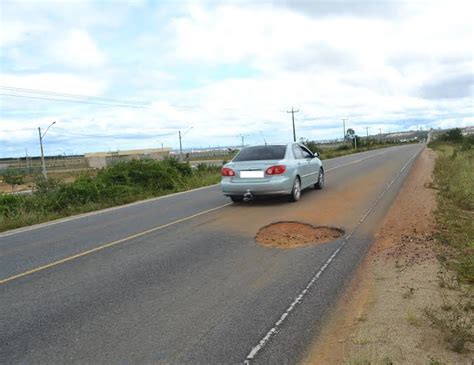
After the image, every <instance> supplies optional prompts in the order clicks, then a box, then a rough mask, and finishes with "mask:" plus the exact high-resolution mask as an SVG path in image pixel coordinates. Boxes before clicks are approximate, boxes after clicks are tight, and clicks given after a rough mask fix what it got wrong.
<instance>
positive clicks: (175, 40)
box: [2, 0, 474, 152]
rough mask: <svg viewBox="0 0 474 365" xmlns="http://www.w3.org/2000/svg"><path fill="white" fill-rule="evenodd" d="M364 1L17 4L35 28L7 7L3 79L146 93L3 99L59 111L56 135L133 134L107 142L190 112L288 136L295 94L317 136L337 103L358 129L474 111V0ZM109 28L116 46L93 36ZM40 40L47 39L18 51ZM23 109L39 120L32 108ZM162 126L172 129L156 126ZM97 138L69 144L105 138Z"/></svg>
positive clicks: (218, 136) (150, 138)
mask: <svg viewBox="0 0 474 365" xmlns="http://www.w3.org/2000/svg"><path fill="white" fill-rule="evenodd" d="M372 4H376V3H375V2H372V3H370V4H368V3H367V2H360V1H342V0H341V1H336V2H325V3H321V4H320V3H317V4H315V3H313V2H310V1H296V2H295V1H292V2H287V1H275V2H264V3H261V2H253V3H249V2H247V1H243V2H230V1H228V2H224V3H222V2H219V3H217V2H214V1H211V2H204V3H202V2H189V3H187V2H186V3H180V4H179V10H178V9H177V8H175V6H174V5H170V4H166V11H165V14H166V16H164V15H163V13H160V12H159V11H158V10H160V9H158V10H157V9H154V10H155V13H160V14H159V15H157V17H156V18H153V19H154V20H155V23H156V24H155V23H154V22H153V21H151V20H150V18H147V15H149V14H152V13H153V11H151V10H150V9H149V8H147V4H146V3H144V4H138V6H137V7H135V8H134V11H135V12H130V14H133V16H135V18H130V19H128V18H127V15H128V13H127V10H128V9H129V7H128V5H127V6H125V5H123V4H120V6H117V9H115V10H114V11H113V12H112V13H113V14H111V16H110V17H104V16H103V12H101V11H100V10H101V8H100V6H98V5H97V4H95V5H94V4H93V3H84V4H83V3H74V6H71V7H69V6H64V7H62V6H61V7H60V9H59V10H57V9H56V10H54V9H53V10H48V9H46V8H45V7H41V9H40V11H39V12H38V13H39V14H40V15H35V16H33V15H32V13H33V11H32V10H31V9H29V7H28V6H25V8H28V9H29V11H30V16H31V17H32V18H31V19H35V20H37V22H32V23H35V24H41V29H39V30H30V28H28V27H27V24H26V23H25V22H23V23H22V24H20V25H18V24H17V25H15V22H16V21H18V19H19V18H20V17H12V19H11V22H12V24H13V25H12V28H11V29H14V28H15V27H17V28H18V29H17V30H15V31H14V32H12V35H10V36H9V37H10V39H6V41H4V43H5V44H7V46H5V47H4V49H5V51H6V54H9V55H11V57H12V58H11V59H14V60H15V62H14V63H13V65H12V66H11V67H12V69H14V71H15V72H17V73H15V72H13V71H12V72H4V77H3V78H2V83H3V84H8V85H10V86H16V87H23V88H31V89H40V90H41V89H45V90H51V91H58V92H67V93H75V94H86V95H96V96H109V97H119V98H124V99H130V98H132V99H135V98H137V99H142V100H147V101H150V102H151V107H150V108H149V109H124V108H105V107H92V106H81V105H76V104H66V105H64V104H65V103H63V105H61V106H60V105H56V104H39V103H35V104H28V106H26V107H21V108H20V107H18V108H17V105H20V104H19V102H18V101H16V102H15V103H14V102H13V101H11V100H10V99H8V105H7V106H9V107H10V109H14V112H12V113H13V114H14V113H22V112H23V109H24V110H28V108H31V110H32V113H33V112H34V111H35V108H38V109H40V108H41V109H42V113H49V115H47V116H45V117H44V120H45V121H47V120H52V119H51V118H53V117H57V118H58V119H59V122H58V129H57V131H56V132H54V133H52V137H55V136H56V135H57V136H58V138H59V135H60V130H61V129H60V128H59V126H60V125H63V126H64V125H67V130H69V131H74V130H76V131H79V132H81V133H86V132H87V131H89V133H91V132H90V131H93V132H94V133H97V134H104V133H106V134H120V133H125V134H128V135H129V136H130V139H128V140H116V141H113V140H108V142H107V144H108V147H107V148H112V149H114V148H127V147H136V146H137V145H138V146H139V145H140V144H141V145H142V146H149V145H156V144H157V143H158V141H161V142H164V143H165V144H172V145H174V146H175V147H176V146H177V138H176V131H177V130H178V129H186V128H187V127H189V126H194V128H193V129H192V131H191V132H190V133H189V134H188V135H187V136H186V144H188V145H189V144H192V145H209V144H212V145H216V144H221V145H223V144H232V143H238V142H239V137H238V136H239V135H240V134H241V133H242V134H246V135H249V137H248V138H247V140H248V141H249V142H251V143H252V142H261V141H262V134H263V135H265V137H266V138H267V140H269V141H270V140H272V139H274V140H279V141H284V140H287V139H290V138H291V122H290V120H291V119H290V115H289V114H287V113H286V110H287V109H288V108H291V106H294V107H295V108H298V109H299V110H300V112H299V113H298V114H297V115H296V119H297V132H298V135H299V136H303V135H304V136H305V137H308V138H317V139H325V138H334V137H338V136H340V134H341V131H340V130H341V128H342V127H341V126H340V124H341V122H340V119H341V118H343V117H344V118H349V120H348V126H350V127H353V128H355V129H356V132H358V133H360V134H365V129H363V128H364V127H365V126H366V125H370V126H371V132H372V133H375V132H376V131H377V128H383V130H384V131H387V130H388V129H389V128H390V130H391V131H392V132H393V131H396V130H400V129H405V128H407V127H418V126H421V125H423V126H425V127H429V126H434V127H436V126H438V125H439V126H447V125H449V126H455V125H469V124H472V120H473V118H472V115H473V110H472V75H473V71H472V70H473V65H474V63H473V47H472V44H474V32H473V23H472V21H471V18H470V16H471V14H472V13H473V10H474V9H473V5H472V4H474V3H471V2H454V3H453V2H447V1H446V2H443V1H430V2H388V3H385V4H383V5H384V6H379V5H378V3H377V4H376V5H373V6H372ZM385 5H386V6H385ZM173 9H174V11H175V14H173ZM146 12H148V13H149V14H145V13H146ZM74 13H77V14H74ZM41 14H42V15H41ZM45 14H47V15H48V16H46V15H45ZM130 16H132V15H130ZM58 19H63V20H64V21H63V22H62V23H61V27H62V28H61V29H65V31H63V32H57V31H55V32H52V31H51V30H48V29H50V28H49V27H50V23H51V22H52V21H54V20H58ZM104 19H105V20H107V21H109V20H110V24H112V25H110V26H108V25H107V24H106V23H107V22H106V21H105V20H104ZM157 19H159V22H158V21H157ZM125 20H127V21H128V23H126V24H127V25H128V26H131V28H130V32H131V33H133V32H136V34H135V36H136V37H135V41H133V37H131V38H129V39H127V42H133V44H131V43H127V42H125V41H123V43H121V42H122V39H120V42H118V41H117V39H114V37H113V35H114V34H115V33H114V32H115V31H116V30H118V29H119V26H120V24H122V23H123V22H124V21H125ZM144 20H146V21H144ZM142 23H143V24H142ZM162 23H163V24H162ZM158 24H159V25H160V26H158ZM38 26H39V25H38ZM127 32H128V29H127ZM131 39H132V40H131ZM105 40H107V42H108V43H107V50H108V51H109V52H114V53H110V55H108V53H106V52H105V47H101V45H104V44H105V43H103V42H105ZM35 45H36V47H37V48H36V50H38V49H39V50H44V52H43V53H41V52H39V51H38V52H37V53H34V52H31V53H28V52H25V49H29V48H28V47H27V46H30V47H31V48H32V49H35ZM2 50H3V49H2ZM38 55H39V56H38ZM116 55H123V59H125V61H123V59H122V58H121V57H116ZM121 61H123V62H121ZM27 66H28V67H27ZM51 69H53V71H54V72H52V71H51ZM196 70H197V71H196ZM200 70H203V73H202V75H201V74H200V73H199V72H200ZM227 70H228V71H227ZM239 70H243V72H241V73H239ZM7 71H8V70H7ZM234 71H235V72H234ZM242 75H244V76H242ZM5 101H7V99H3V103H4V105H6V104H7V103H6V102H5ZM50 105H51V106H50ZM42 106H44V107H42ZM13 114H11V115H13ZM11 115H10V117H11V118H10V119H11V120H10V121H9V123H11V124H9V125H11V126H14V125H15V122H14V121H13V119H12V118H13V117H12V116H11ZM21 116H22V118H23V117H27V118H26V119H30V120H33V119H34V120H40V119H37V117H36V116H35V115H34V114H31V115H29V116H28V115H27V114H26V113H25V114H21ZM24 119H25V118H23V119H21V120H24ZM19 121H20V117H18V123H19ZM35 123H36V122H35ZM61 128H62V127H61ZM55 133H56V134H55ZM64 133H65V132H64ZM167 133H172V134H170V135H169V137H166V136H161V134H167ZM144 134H147V136H143V135H144ZM133 135H140V136H141V137H139V138H138V137H137V138H136V139H132V137H133ZM64 136H66V134H64ZM64 138H66V137H64ZM78 140H79V141H80V139H78ZM95 142H96V144H95V145H94V141H91V143H90V144H89V145H86V144H82V145H79V144H78V145H77V147H76V148H78V149H80V148H83V150H82V152H84V150H85V151H87V150H90V149H91V148H95V149H97V148H99V149H100V148H102V147H104V146H103V145H102V143H100V144H98V143H97V140H96V141H95ZM58 143H59V142H58ZM78 143H79V142H78ZM71 148H72V147H71ZM104 148H105V147H104Z"/></svg>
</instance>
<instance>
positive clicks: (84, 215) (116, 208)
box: [0, 183, 219, 238]
mask: <svg viewBox="0 0 474 365" xmlns="http://www.w3.org/2000/svg"><path fill="white" fill-rule="evenodd" d="M217 185H219V183H217V184H213V185H208V186H203V187H200V188H196V189H191V190H185V191H180V192H177V193H172V194H168V195H162V196H158V197H155V198H150V199H145V200H139V201H136V202H133V203H128V204H123V205H117V206H115V207H110V208H105V209H100V210H95V211H92V212H87V213H82V214H78V215H73V216H70V217H66V218H60V219H56V220H53V221H50V222H44V223H38V224H34V225H32V226H28V227H22V228H17V229H13V230H10V231H5V232H3V233H0V238H2V237H6V236H11V235H14V234H17V233H22V232H28V231H32V230H34V229H38V228H43V227H48V226H53V225H55V224H59V223H65V222H69V221H74V220H76V219H81V218H86V217H90V216H94V215H98V214H102V213H107V212H111V211H114V210H118V209H122V208H127V207H131V206H134V205H140V204H146V203H149V202H153V201H156V200H161V199H165V198H171V197H173V196H177V195H182V194H187V193H192V192H194V191H198V190H204V189H209V188H212V187H214V186H217Z"/></svg>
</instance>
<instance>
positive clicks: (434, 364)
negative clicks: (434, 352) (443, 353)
mask: <svg viewBox="0 0 474 365" xmlns="http://www.w3.org/2000/svg"><path fill="white" fill-rule="evenodd" d="M428 360H429V361H430V362H429V363H428V365H443V363H442V362H441V361H440V360H438V359H435V358H434V357H431V356H428Z"/></svg>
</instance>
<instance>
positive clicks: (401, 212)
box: [304, 149, 474, 364]
mask: <svg viewBox="0 0 474 365" xmlns="http://www.w3.org/2000/svg"><path fill="white" fill-rule="evenodd" d="M434 160H435V153H434V152H433V151H431V150H428V149H427V150H425V151H424V152H423V153H422V154H421V155H420V157H419V158H418V160H417V162H416V163H415V166H414V168H413V169H412V172H411V173H410V176H409V177H408V179H407V181H406V183H405V185H404V186H403V188H402V190H401V192H400V194H399V195H398V197H397V199H396V200H395V202H394V204H393V205H392V207H391V209H390V211H389V212H388V214H387V216H386V217H385V219H384V221H383V223H382V225H381V226H380V228H379V230H378V232H377V233H376V242H375V243H374V245H373V246H372V248H371V249H370V251H369V253H368V255H367V257H366V259H365V260H364V262H363V264H362V265H361V267H360V268H359V270H358V272H357V274H356V276H355V277H354V279H353V281H352V283H351V284H350V286H349V288H348V290H347V291H346V293H345V294H344V295H343V297H342V298H341V299H340V302H339V304H338V306H337V308H336V310H335V311H334V312H333V313H332V315H331V318H330V319H329V321H328V325H327V326H326V327H325V328H324V329H323V331H322V333H321V334H320V336H319V337H318V339H317V340H316V342H315V344H314V346H313V347H312V348H311V350H310V351H309V353H308V356H307V358H306V359H305V361H304V363H305V364H430V363H432V364H436V362H435V361H440V362H441V363H443V364H473V363H474V362H473V358H472V350H473V349H472V348H471V349H470V350H471V352H468V353H465V354H458V353H455V352H452V351H450V350H448V349H447V348H446V343H445V342H444V340H443V336H442V334H440V333H439V332H438V331H437V330H435V329H433V328H431V327H430V325H429V323H428V321H427V319H426V317H425V316H424V315H423V311H424V309H425V308H427V307H430V306H440V305H442V304H443V301H446V300H450V299H451V300H456V296H457V295H458V293H456V291H450V290H449V289H446V288H441V286H440V285H439V277H440V275H441V274H442V273H443V269H442V267H441V266H440V264H439V262H438V260H437V259H436V254H435V251H434V243H435V242H434V238H433V236H432V233H433V229H434V217H433V214H432V211H433V209H434V208H435V190H434V189H432V188H431V187H432V186H433V184H432V180H431V173H432V170H433V167H434Z"/></svg>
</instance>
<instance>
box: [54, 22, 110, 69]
mask: <svg viewBox="0 0 474 365" xmlns="http://www.w3.org/2000/svg"><path fill="white" fill-rule="evenodd" d="M49 51H50V52H51V54H52V55H53V56H54V59H55V61H59V63H60V64H63V65H67V66H71V67H74V68H79V69H81V68H83V69H89V68H94V67H101V66H103V65H104V64H105V61H106V57H105V55H104V53H103V52H102V51H101V50H100V49H99V47H98V46H97V45H96V43H95V42H94V40H93V39H92V37H91V36H90V35H89V33H88V32H86V31H84V30H80V29H72V30H70V31H69V32H67V33H66V35H65V37H64V38H62V39H60V40H58V41H57V42H55V43H53V44H51V45H50V47H49Z"/></svg>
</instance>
